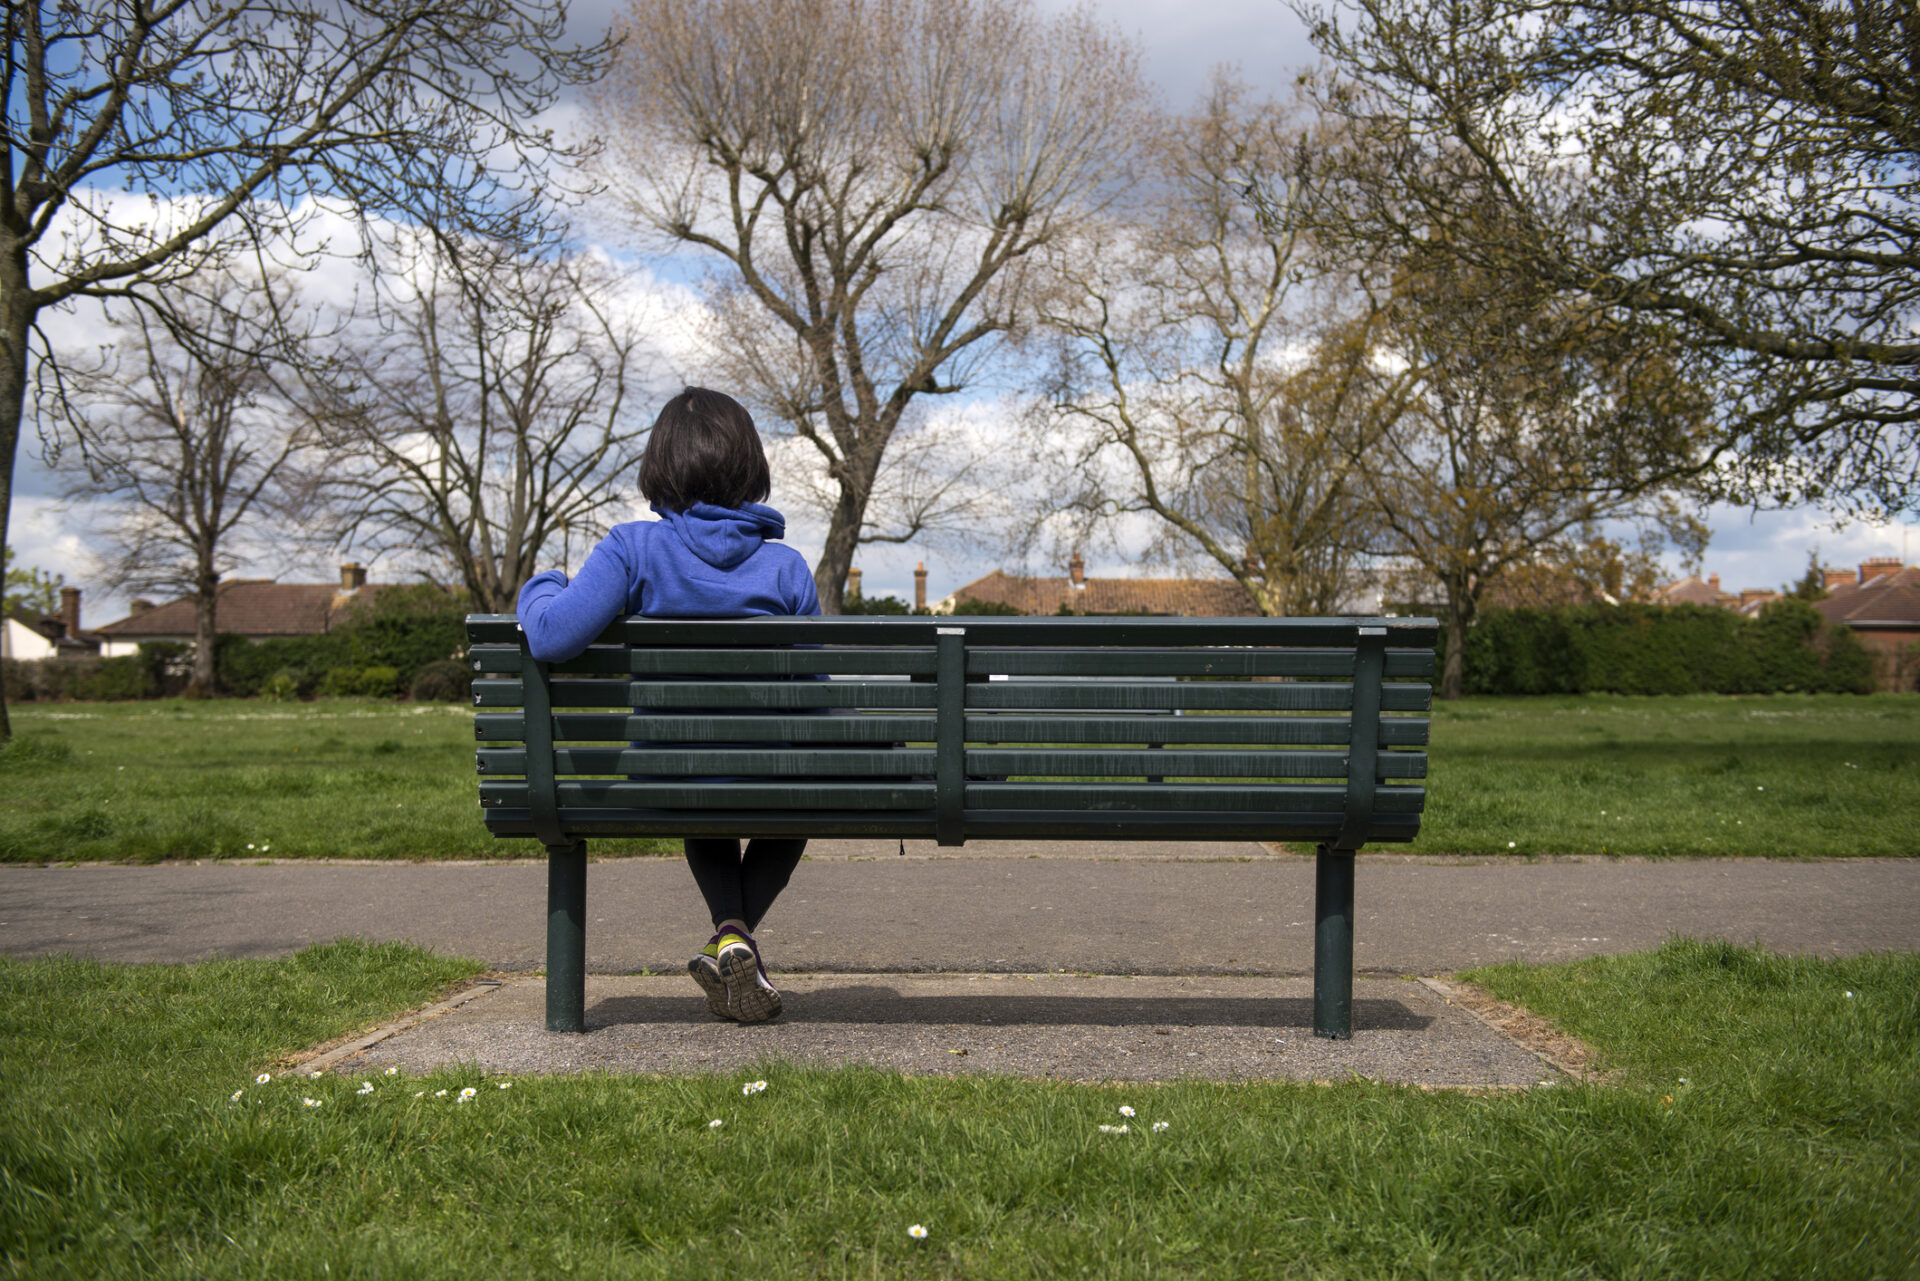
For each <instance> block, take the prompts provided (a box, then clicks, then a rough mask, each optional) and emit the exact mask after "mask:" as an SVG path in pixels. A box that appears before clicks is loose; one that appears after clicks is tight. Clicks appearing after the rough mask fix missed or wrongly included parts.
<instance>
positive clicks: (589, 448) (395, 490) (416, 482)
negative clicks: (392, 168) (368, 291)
mask: <svg viewBox="0 0 1920 1281" xmlns="http://www.w3.org/2000/svg"><path fill="white" fill-rule="evenodd" d="M394 253H395V255H396V256H397V257H399V258H401V259H404V262H399V261H395V262H390V263H389V264H388V269H387V270H385V271H383V272H382V273H381V275H380V277H379V278H378V279H377V281H376V283H375V286H374V288H375V291H376V292H375V295H374V298H375V303H376V306H375V307H374V309H373V310H374V315H373V316H372V317H371V320H370V322H369V323H366V324H364V325H362V326H361V327H360V329H359V331H358V332H356V333H352V334H350V335H349V336H348V337H347V338H346V339H345V340H344V341H343V342H342V343H341V345H340V348H339V351H338V353H337V356H336V358H335V360H334V362H333V365H332V367H331V369H330V370H329V376H328V377H327V378H326V379H325V380H315V381H314V383H313V384H312V387H311V391H310V394H311V397H312V402H313V404H314V405H315V406H317V416H318V419H319V422H320V425H321V432H322V435H323V436H324V438H325V441H326V445H327V455H328V458H327V463H326V465H325V466H324V467H323V468H321V469H320V471H319V472H318V474H317V475H316V476H315V477H314V485H313V488H314V492H315V493H316V494H317V495H319V496H320V498H321V499H322V503H323V505H324V506H325V507H326V508H327V509H328V510H330V511H331V512H332V513H333V514H334V515H333V520H332V522H331V523H330V525H329V528H330V529H331V531H332V533H333V535H334V536H335V537H336V538H338V539H340V540H341V541H344V542H349V543H352V544H355V545H358V546H360V547H363V548H365V549H367V550H368V551H370V552H373V553H394V554H397V555H398V556H399V557H400V558H401V559H402V560H405V561H411V562H413V563H414V564H415V565H416V566H418V567H420V568H422V569H424V570H426V571H427V572H428V574H429V576H431V577H435V578H439V579H441V580H451V581H454V582H457V583H459V584H460V585H462V586H463V587H465V589H466V591H467V593H468V596H469V599H471V600H472V601H473V604H474V608H476V609H481V610H491V611H496V612H503V613H510V612H511V611H512V610H513V607H514V600H515V597H516V595H517V593H518V592H519V590H520V586H521V584H523V583H524V582H526V580H527V579H528V578H531V577H532V576H533V575H534V573H536V572H537V571H538V570H539V569H540V568H541V567H542V565H545V564H551V563H552V562H553V561H554V560H559V559H564V558H565V556H566V555H567V554H568V552H569V550H570V549H571V548H584V547H586V546H590V545H591V544H592V542H593V540H594V539H595V538H597V537H598V536H599V535H601V534H602V533H604V532H605V530H606V529H607V527H608V526H609V525H610V524H611V523H612V522H611V520H610V519H609V518H608V513H609V512H610V511H611V510H612V509H614V508H616V507H618V506H619V505H621V504H623V503H624V502H625V501H627V498H628V496H629V495H630V493H631V487H632V476H633V469H634V468H635V467H636V466H637V465H638V464H639V460H640V454H641V451H642V449H643V448H644V445H645V441H646V433H647V427H648V423H647V421H646V420H645V419H644V418H643V417H640V416H639V413H640V411H639V407H638V406H637V405H636V403H635V400H636V397H635V395H634V393H635V392H636V391H637V390H640V389H642V388H644V386H645V385H646V380H647V376H648V375H649V374H650V373H652V372H654V370H653V369H652V368H651V365H650V363H649V362H650V359H651V357H650V352H649V349H647V348H646V347H645V346H644V345H643V342H642V338H641V333H642V317H641V316H640V315H639V314H638V313H637V312H636V309H635V308H636V304H635V303H634V300H633V298H632V297H631V295H630V294H627V293H625V292H623V291H622V289H621V288H620V278H619V276H618V274H617V273H616V272H615V271H614V270H613V269H612V267H611V265H610V264H607V263H605V262H604V261H601V260H599V259H597V258H594V257H591V256H576V257H543V256H535V255H530V254H526V253H521V252H516V251H515V250H514V249H512V248H511V247H509V246H502V245H495V244H480V243H474V242H462V243H451V242H447V241H444V240H441V239H439V238H435V237H427V236H411V237H405V238H403V240H402V243H401V244H400V245H399V246H397V247H396V248H395V250H394Z"/></svg>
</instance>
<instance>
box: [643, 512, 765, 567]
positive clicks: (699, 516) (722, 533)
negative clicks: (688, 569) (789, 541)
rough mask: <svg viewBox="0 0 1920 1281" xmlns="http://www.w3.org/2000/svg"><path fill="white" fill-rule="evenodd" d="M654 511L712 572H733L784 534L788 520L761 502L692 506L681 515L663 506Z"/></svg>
mask: <svg viewBox="0 0 1920 1281" xmlns="http://www.w3.org/2000/svg"><path fill="white" fill-rule="evenodd" d="M653 512H654V514H655V515H657V516H658V517H660V519H661V520H662V521H663V522H665V523H666V524H667V525H670V526H672V528H673V532H674V533H676V534H678V535H679V536H680V541H681V542H683V543H685V544H686V545H687V550H688V551H690V552H692V553H693V554H694V555H695V556H698V557H699V558H700V559H701V560H703V561H705V562H706V563H707V564H709V565H711V566H713V567H714V568H715V569H732V568H733V567H734V566H735V565H738V564H739V563H740V562H742V561H744V560H745V559H746V558H747V557H749V556H751V555H753V554H754V553H755V552H757V551H759V550H760V545H761V544H762V543H764V542H767V541H768V540H769V539H778V538H785V537H786V535H787V518H786V517H784V516H782V515H781V514H780V513H779V512H777V511H775V510H774V509H773V508H771V507H768V506H765V505H764V504H761V503H748V504H747V505H746V506H744V507H716V506H714V505H713V504H712V503H695V504H694V505H693V506H691V507H689V508H687V509H686V510H685V511H683V512H675V511H667V510H666V509H665V508H662V507H655V508H654V509H653Z"/></svg>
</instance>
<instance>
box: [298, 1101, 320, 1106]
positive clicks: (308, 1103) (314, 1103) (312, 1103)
mask: <svg viewBox="0 0 1920 1281" xmlns="http://www.w3.org/2000/svg"><path fill="white" fill-rule="evenodd" d="M300 1106H301V1107H307V1108H317V1107H319V1106H320V1100H319V1099H301V1100H300Z"/></svg>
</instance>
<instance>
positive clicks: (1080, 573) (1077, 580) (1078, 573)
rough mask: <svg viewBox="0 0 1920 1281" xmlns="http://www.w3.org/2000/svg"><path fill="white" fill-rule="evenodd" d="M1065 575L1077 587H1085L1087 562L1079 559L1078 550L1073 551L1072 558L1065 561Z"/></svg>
mask: <svg viewBox="0 0 1920 1281" xmlns="http://www.w3.org/2000/svg"><path fill="white" fill-rule="evenodd" d="M1067 577H1068V578H1071V579H1072V580H1073V585H1074V586H1075V587H1077V588H1085V587H1086V585H1087V562H1085V561H1083V560H1081V559H1080V553H1079V552H1075V553H1074V554H1073V559H1072V560H1070V561H1068V562H1067Z"/></svg>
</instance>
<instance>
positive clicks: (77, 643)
mask: <svg viewBox="0 0 1920 1281" xmlns="http://www.w3.org/2000/svg"><path fill="white" fill-rule="evenodd" d="M5 617H7V618H9V619H12V620H13V621H14V622H16V623H18V624H20V626H22V627H24V628H26V629H27V630H28V631H30V632H32V633H33V634H34V635H36V636H39V637H41V638H42V639H44V640H45V641H46V642H47V643H48V644H49V645H52V646H53V647H54V649H56V650H62V651H65V652H66V653H67V654H69V655H78V654H94V653H98V652H99V650H100V640H99V636H98V633H97V629H95V630H89V631H84V632H79V633H76V634H75V635H72V636H69V635H68V634H67V622H66V620H65V619H64V618H62V617H60V615H58V614H42V613H41V612H40V611H38V610H33V609H19V608H12V609H8V610H7V611H6V614H5Z"/></svg>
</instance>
